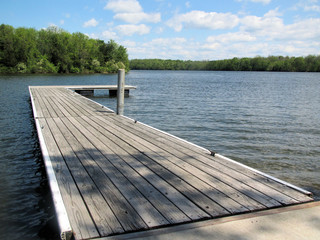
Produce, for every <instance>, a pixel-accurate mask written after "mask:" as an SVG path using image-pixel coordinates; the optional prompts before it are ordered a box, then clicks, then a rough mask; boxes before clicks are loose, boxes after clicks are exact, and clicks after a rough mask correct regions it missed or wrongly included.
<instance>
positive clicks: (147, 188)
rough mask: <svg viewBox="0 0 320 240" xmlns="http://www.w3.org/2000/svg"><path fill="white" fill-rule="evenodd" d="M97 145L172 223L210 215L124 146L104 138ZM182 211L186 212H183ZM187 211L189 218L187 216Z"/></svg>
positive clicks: (87, 125) (85, 118)
mask: <svg viewBox="0 0 320 240" xmlns="http://www.w3.org/2000/svg"><path fill="white" fill-rule="evenodd" d="M82 119H84V120H85V121H89V124H90V125H91V124H92V123H91V122H90V119H89V118H88V117H82ZM79 121H81V124H82V125H83V126H84V128H85V129H87V128H88V127H90V125H89V124H88V123H87V122H85V121H83V120H80V119H79ZM90 130H91V131H90V133H92V134H93V135H95V137H96V138H98V137H99V135H100V132H98V131H97V130H95V131H93V130H92V129H90ZM86 136H87V137H88V139H90V140H92V139H93V137H92V136H90V137H89V136H88V133H86ZM95 145H96V146H97V147H99V149H101V150H100V151H102V152H106V150H105V149H107V153H108V156H111V157H112V159H110V162H112V164H113V165H114V166H115V167H116V168H118V169H119V170H120V171H121V172H122V173H123V175H124V176H126V177H127V178H128V179H129V181H130V182H132V183H133V184H134V186H135V187H136V188H137V189H138V190H139V191H140V192H141V193H142V194H144V195H145V196H146V197H147V198H148V199H149V201H150V202H151V203H152V204H153V206H155V207H156V208H157V209H158V210H159V211H160V212H161V214H162V215H163V216H164V217H166V219H168V221H169V222H171V223H180V222H183V221H189V220H190V219H193V220H196V219H199V218H208V217H209V215H207V214H206V213H205V212H204V211H202V210H201V209H199V208H198V207H197V206H196V205H195V204H193V203H192V202H190V201H189V200H188V199H187V198H185V197H184V196H183V195H182V194H181V193H179V192H178V191H177V190H176V189H174V188H173V187H172V186H170V185H169V184H167V183H166V182H165V181H164V180H163V179H161V178H160V177H158V176H157V175H156V174H155V173H153V172H152V171H150V170H149V169H148V168H146V167H145V166H143V165H142V164H141V163H140V164H139V162H138V161H137V160H136V159H135V158H134V157H132V156H131V155H129V154H128V155H126V154H123V153H124V151H123V149H120V148H119V147H118V146H117V145H115V144H114V143H113V142H111V141H110V140H108V139H103V141H101V140H99V142H97V141H95ZM107 146H108V147H107ZM111 149H112V150H111ZM115 154H116V155H119V157H114V155H115ZM132 165H134V167H132ZM138 170H139V171H138ZM141 173H145V175H144V176H143V175H140V174H141ZM159 186H160V187H159ZM168 199H169V200H168ZM180 209H181V210H180ZM181 211H183V212H184V213H183V214H182V212H181ZM185 214H186V215H187V216H188V217H189V218H188V217H186V215H185Z"/></svg>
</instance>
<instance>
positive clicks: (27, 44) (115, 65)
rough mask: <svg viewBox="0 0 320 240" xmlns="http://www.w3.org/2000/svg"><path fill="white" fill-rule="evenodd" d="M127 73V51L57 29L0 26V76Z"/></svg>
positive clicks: (112, 42)
mask: <svg viewBox="0 0 320 240" xmlns="http://www.w3.org/2000/svg"><path fill="white" fill-rule="evenodd" d="M119 68H125V69H126V70H127V71H128V70H129V60H128V54H127V49H126V48H124V47H123V46H121V45H118V44H117V43H116V42H114V41H113V40H110V41H109V42H108V43H105V42H104V41H102V40H97V39H91V38H89V37H88V36H87V35H85V34H82V33H79V32H77V33H72V34H71V33H69V32H67V31H64V30H63V29H60V28H57V27H49V28H47V29H41V30H39V31H37V30H35V29H33V28H14V27H12V26H10V25H5V24H2V25H0V73H94V72H99V73H113V72H116V71H117V70H118V69H119Z"/></svg>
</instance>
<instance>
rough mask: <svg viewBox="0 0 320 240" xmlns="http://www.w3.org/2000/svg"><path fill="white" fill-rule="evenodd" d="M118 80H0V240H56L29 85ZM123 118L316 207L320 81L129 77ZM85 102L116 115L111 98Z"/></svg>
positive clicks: (204, 75)
mask: <svg viewBox="0 0 320 240" xmlns="http://www.w3.org/2000/svg"><path fill="white" fill-rule="evenodd" d="M116 83H117V75H101V74H97V75H27V76H25V75H11V76H0V239H10V240H12V239H59V236H58V232H57V230H56V222H55V221H56V219H55V215H54V209H53V205H52V202H51V195H50V190H49V188H48V184H47V179H46V174H45V169H44V167H43V162H42V158H41V151H40V149H39V144H38V138H37V133H36V130H35V126H34V121H33V116H32V110H31V106H30V100H29V92H28V86H29V85H81V84H84V85H88V84H116ZM126 84H130V85H135V86H137V89H136V90H133V91H131V92H130V97H129V98H126V99H125V110H124V113H125V115H127V116H129V117H131V118H134V119H136V120H138V121H141V122H144V123H146V124H149V125H151V126H154V127H156V128H159V129H161V130H164V131H167V132H170V133H172V134H174V135H177V136H179V137H181V138H184V139H186V140H188V141H191V142H193V143H195V144H198V145H200V146H202V147H205V148H208V149H210V150H213V151H215V152H218V153H220V154H222V155H225V156H227V157H230V158H232V159H234V160H237V161H239V162H241V163H244V164H247V165H249V166H251V167H253V168H256V169H258V170H261V171H263V172H265V173H268V174H270V175H272V176H275V177H278V178H280V179H282V180H285V181H288V182H290V183H293V184H295V185H298V186H300V187H302V188H305V189H307V190H309V191H311V192H313V193H314V195H315V198H316V199H317V200H320V73H268V72H202V71H194V72H193V71H131V72H130V73H129V74H127V75H126ZM105 93H106V92H104V91H97V92H96V97H93V98H92V99H93V100H94V101H97V102H99V103H101V104H103V105H105V106H107V107H109V108H111V109H113V110H115V108H116V99H115V98H109V97H104V94H105Z"/></svg>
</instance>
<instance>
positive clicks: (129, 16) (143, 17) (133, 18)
mask: <svg viewBox="0 0 320 240" xmlns="http://www.w3.org/2000/svg"><path fill="white" fill-rule="evenodd" d="M113 18H114V19H116V20H122V21H124V22H128V23H132V24H137V23H139V22H142V21H145V22H151V23H158V22H160V21H161V15H160V13H150V14H147V13H144V12H128V13H118V14H116V15H115V16H114V17H113Z"/></svg>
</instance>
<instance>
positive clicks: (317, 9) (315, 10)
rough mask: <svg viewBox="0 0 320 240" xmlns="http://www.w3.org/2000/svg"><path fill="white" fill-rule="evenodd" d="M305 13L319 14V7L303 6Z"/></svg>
mask: <svg viewBox="0 0 320 240" xmlns="http://www.w3.org/2000/svg"><path fill="white" fill-rule="evenodd" d="M304 10H305V11H314V12H320V5H311V6H305V7H304Z"/></svg>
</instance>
